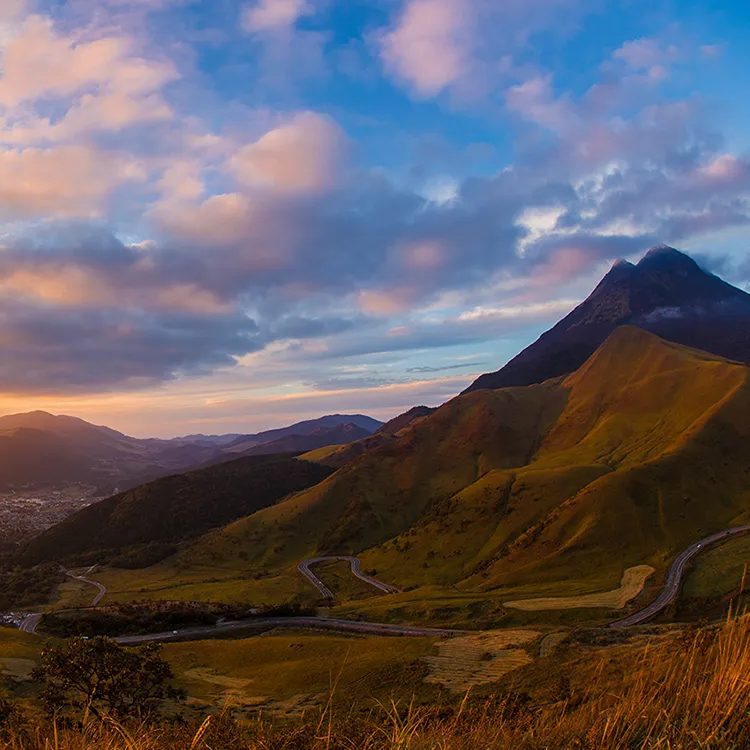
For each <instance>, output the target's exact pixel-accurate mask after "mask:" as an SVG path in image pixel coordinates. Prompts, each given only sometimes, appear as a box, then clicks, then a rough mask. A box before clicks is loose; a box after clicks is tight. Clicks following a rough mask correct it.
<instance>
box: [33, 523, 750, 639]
mask: <svg viewBox="0 0 750 750" xmlns="http://www.w3.org/2000/svg"><path fill="white" fill-rule="evenodd" d="M748 532H750V525H747V526H737V527H735V528H732V529H727V530H726V531H719V532H718V533H716V534H712V535H711V536H707V537H704V538H703V539H700V540H698V541H697V542H695V543H693V544H691V545H690V546H689V547H688V548H687V549H685V550H683V551H682V552H681V553H680V554H679V555H678V556H677V558H675V560H674V562H673V563H672V565H671V566H670V567H669V573H668V574H667V580H666V582H665V584H664V588H663V589H662V591H661V593H660V594H659V596H658V597H656V599H655V600H654V601H653V602H652V603H651V604H649V605H648V606H647V607H644V608H643V609H641V610H640V611H638V612H634V613H633V614H631V615H628V616H627V617H623V618H622V619H620V620H616V621H615V622H611V623H610V624H609V627H610V628H627V627H630V626H632V625H640V624H641V623H644V622H647V621H648V620H650V619H651V618H653V617H655V616H656V615H657V614H659V613H660V612H662V611H663V610H664V609H666V608H667V607H668V606H669V605H670V604H671V603H672V602H673V601H674V600H675V598H676V597H677V594H678V593H679V591H680V586H681V584H682V578H683V575H684V573H685V568H686V567H687V565H688V563H689V562H690V561H691V560H692V559H693V558H694V557H695V556H696V555H698V554H699V553H700V552H702V551H703V550H704V549H705V548H706V547H708V546H710V545H712V544H715V543H716V542H720V541H722V540H724V539H727V538H728V537H732V536H735V535H737V534H746V533H748ZM334 560H345V561H348V562H349V563H350V565H351V571H352V574H353V575H354V576H356V577H357V578H359V579H361V580H363V581H365V582H367V583H369V584H370V585H371V586H374V587H375V588H377V589H380V590H381V591H384V592H386V593H388V594H395V593H400V590H399V589H397V588H396V587H395V586H390V585H388V584H387V583H383V582H382V581H378V580H377V579H376V578H373V577H372V576H368V575H367V574H366V573H362V571H361V569H360V561H359V560H358V559H357V558H356V557H352V556H350V555H338V556H331V557H314V558H311V559H310V560H303V561H302V562H301V563H299V565H298V566H297V569H298V570H299V572H300V573H302V575H303V576H304V577H305V578H306V579H307V580H308V581H309V582H310V583H311V584H312V585H313V586H315V588H316V589H317V590H318V591H319V592H320V593H321V594H322V595H323V596H324V597H325V598H326V599H330V600H333V592H332V591H331V590H330V589H329V588H328V587H327V586H326V585H325V584H324V583H323V582H322V581H321V580H320V579H319V578H318V577H317V576H316V575H315V574H314V573H313V572H312V571H311V570H310V566H312V565H316V564H318V563H322V562H329V561H334ZM94 567H96V566H94ZM92 570H93V568H89V570H87V571H86V573H84V574H83V575H75V574H74V573H72V572H71V571H66V573H67V574H68V575H69V576H70V577H71V578H75V579H76V580H78V581H82V582H83V583H88V584H90V585H92V586H96V588H97V589H98V590H99V591H98V592H97V595H96V596H95V597H94V600H93V602H92V606H94V607H95V606H97V605H98V604H99V602H100V601H101V600H102V597H103V596H104V595H105V594H106V593H107V589H106V588H105V587H104V585H103V584H101V583H99V582H98V581H92V580H91V579H89V578H86V575H88V574H89V573H91V571H92ZM41 617H42V614H41V613H36V614H31V615H29V616H28V617H26V618H25V619H24V620H23V621H22V622H21V623H20V624H19V628H20V630H23V631H24V632H26V633H34V632H36V628H37V625H38V624H39V620H40V619H41ZM248 628H257V629H268V628H296V629H299V628H303V629H308V628H309V629H316V630H328V631H340V632H349V633H360V634H363V635H382V636H410V637H417V638H435V637H450V636H458V635H466V634H467V632H468V631H465V630H453V629H449V628H421V627H412V626H410V625H385V624H381V623H375V622H357V621H354V620H339V619H335V618H330V617H253V618H248V619H245V620H235V621H226V622H219V623H217V624H216V625H203V626H199V627H193V628H182V629H180V630H170V631H167V632H164V633H150V634H147V635H128V636H122V637H120V638H117V639H116V640H117V642H118V643H120V644H122V645H137V644H139V643H149V642H153V641H169V640H182V639H185V638H195V639H200V638H203V637H205V636H209V635H216V634H221V633H226V632H232V631H233V630H242V629H248Z"/></svg>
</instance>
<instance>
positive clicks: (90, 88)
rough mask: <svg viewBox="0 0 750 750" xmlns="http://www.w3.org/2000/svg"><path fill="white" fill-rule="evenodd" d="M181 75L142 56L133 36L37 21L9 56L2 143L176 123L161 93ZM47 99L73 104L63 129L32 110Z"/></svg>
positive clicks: (29, 23) (0, 92)
mask: <svg viewBox="0 0 750 750" xmlns="http://www.w3.org/2000/svg"><path fill="white" fill-rule="evenodd" d="M177 76H178V73H177V71H176V69H175V67H174V65H173V64H172V63H171V62H169V61H166V60H149V59H145V58H143V57H140V56H139V55H138V54H137V53H136V52H135V42H134V40H133V39H131V38H129V37H126V36H105V37H102V38H99V39H88V38H85V37H84V36H83V33H82V32H81V33H72V34H70V35H61V34H58V33H57V32H56V30H55V28H54V25H53V23H52V21H51V19H48V18H43V17H42V16H30V17H29V18H27V19H26V21H25V22H24V24H23V25H22V26H21V27H20V28H19V29H18V30H17V33H16V34H15V36H14V37H13V38H12V39H11V40H10V41H9V42H8V44H7V45H6V46H5V50H4V55H3V60H2V76H0V104H3V105H5V108H6V112H5V117H4V119H3V120H2V121H1V122H0V125H2V126H4V130H3V133H2V136H0V137H2V139H3V140H4V141H5V142H9V143H34V142H38V141H42V140H48V141H61V140H67V139H72V138H75V137H76V136H78V135H80V134H82V133H87V132H92V131H102V130H108V131H118V130H121V129H122V128H124V127H126V126H129V125H131V124H133V123H136V122H154V121H158V120H165V119H170V118H171V117H172V116H173V113H172V111H171V109H170V107H169V106H168V105H167V104H166V102H165V101H164V99H163V98H162V96H161V94H160V93H159V92H160V90H161V89H162V88H163V87H164V86H165V85H166V84H167V83H169V82H170V81H173V80H174V79H175V78H177ZM46 98H54V99H64V100H68V111H67V112H66V113H65V114H64V115H63V116H62V117H61V118H60V119H59V120H58V121H57V122H54V123H53V122H51V121H50V120H49V119H47V118H43V117H39V116H37V115H35V114H34V113H33V110H30V108H29V106H28V103H29V102H35V101H38V100H40V99H46Z"/></svg>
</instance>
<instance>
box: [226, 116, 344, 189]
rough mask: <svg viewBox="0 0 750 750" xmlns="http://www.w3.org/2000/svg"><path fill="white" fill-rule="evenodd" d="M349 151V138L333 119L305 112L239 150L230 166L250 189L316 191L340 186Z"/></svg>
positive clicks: (241, 181)
mask: <svg viewBox="0 0 750 750" xmlns="http://www.w3.org/2000/svg"><path fill="white" fill-rule="evenodd" d="M346 150H347V139H346V135H345V134H344V132H343V130H342V129H341V128H340V127H339V126H338V125H337V124H336V123H335V122H334V121H333V120H332V119H330V118H329V117H326V116H324V115H320V114H317V113H315V112H302V113H301V114H298V115H296V116H295V117H294V118H293V119H292V120H291V121H290V122H288V123H287V124H285V125H282V126H281V127H278V128H276V129H275V130H271V131H270V132H268V133H266V134H265V135H264V136H263V137H262V138H260V139H259V140H258V141H256V142H255V143H251V144H249V145H247V146H245V147H244V148H242V149H241V150H240V151H238V152H237V153H236V154H235V155H234V156H233V157H232V158H231V160H230V162H229V167H230V169H231V171H232V172H233V174H234V175H235V177H236V178H237V180H238V181H239V182H240V183H241V184H242V185H244V186H246V187H250V188H255V187H265V188H271V189H273V190H279V191H282V192H285V191H286V192H314V191H319V190H326V189H329V188H331V187H333V186H334V185H335V184H336V183H337V181H338V178H339V176H340V175H341V172H342V169H343V166H344V163H343V162H344V158H345V155H346Z"/></svg>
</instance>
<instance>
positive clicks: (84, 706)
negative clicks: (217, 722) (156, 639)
mask: <svg viewBox="0 0 750 750" xmlns="http://www.w3.org/2000/svg"><path fill="white" fill-rule="evenodd" d="M173 677H174V674H173V673H172V668H171V667H170V666H169V664H167V662H165V661H164V660H163V659H162V657H161V646H159V645H157V644H152V643H150V644H147V645H145V646H139V647H138V648H137V649H134V650H130V649H125V648H123V647H122V646H120V645H119V644H118V643H117V642H116V641H113V640H112V639H110V638H104V637H101V636H99V637H96V638H91V639H86V638H71V639H69V640H68V641H66V642H65V643H63V644H62V645H60V646H53V647H50V646H47V647H45V648H44V650H43V651H42V655H41V661H40V665H39V666H38V667H37V668H36V669H34V671H33V672H32V678H33V679H34V680H35V681H36V682H39V683H40V684H41V686H42V689H41V692H40V698H41V700H42V704H43V705H44V708H45V710H46V711H47V712H48V713H50V714H54V715H68V716H70V717H71V718H75V717H78V718H85V717H86V716H87V715H89V714H93V715H94V716H96V717H98V718H103V717H105V716H111V717H113V718H117V719H122V718H126V717H129V716H138V717H140V718H141V719H144V720H146V719H149V718H151V717H153V716H154V714H156V713H158V711H159V708H160V707H161V704H162V702H163V701H164V700H182V699H184V698H185V693H184V691H182V690H178V689H176V688H174V687H172V685H171V684H170V680H171V679H172V678H173Z"/></svg>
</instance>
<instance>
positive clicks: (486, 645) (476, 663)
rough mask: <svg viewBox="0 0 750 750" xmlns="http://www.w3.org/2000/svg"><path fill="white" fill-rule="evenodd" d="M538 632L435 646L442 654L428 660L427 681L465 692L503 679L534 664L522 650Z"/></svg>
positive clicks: (506, 633)
mask: <svg viewBox="0 0 750 750" xmlns="http://www.w3.org/2000/svg"><path fill="white" fill-rule="evenodd" d="M540 635H541V633H538V632H536V631H534V630H497V631H487V632H484V633H480V634H478V635H469V636H462V637H461V638H450V639H448V640H445V641H439V642H438V643H436V644H435V647H436V648H437V650H438V654H437V655H436V656H435V655H430V656H426V657H424V661H425V662H426V663H427V665H428V666H429V667H430V674H429V675H428V676H427V677H425V682H430V683H433V684H437V685H444V686H445V687H447V688H448V689H449V690H450V691H451V692H454V693H465V692H466V691H467V690H471V688H473V687H475V686H477V685H486V684H488V683H490V682H495V681H497V680H499V679H500V678H501V677H503V676H504V675H506V674H508V672H512V671H513V670H514V669H517V668H518V667H523V666H525V665H526V664H530V663H531V662H532V658H531V656H529V654H528V653H527V652H526V651H524V650H523V649H520V648H512V647H513V646H522V645H526V644H528V643H531V642H532V641H533V640H535V639H536V638H538V637H539V636H540Z"/></svg>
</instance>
